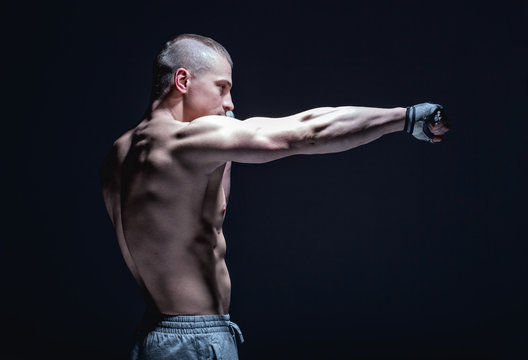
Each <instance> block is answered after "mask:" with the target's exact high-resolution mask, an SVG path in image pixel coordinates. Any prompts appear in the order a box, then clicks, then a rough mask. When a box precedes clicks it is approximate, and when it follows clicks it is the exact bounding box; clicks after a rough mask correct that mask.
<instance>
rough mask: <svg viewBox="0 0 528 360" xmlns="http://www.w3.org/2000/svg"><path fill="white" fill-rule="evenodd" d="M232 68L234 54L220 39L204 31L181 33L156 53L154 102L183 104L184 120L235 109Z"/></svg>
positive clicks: (152, 101)
mask: <svg viewBox="0 0 528 360" xmlns="http://www.w3.org/2000/svg"><path fill="white" fill-rule="evenodd" d="M232 68H233V61H232V60H231V56H230V55H229V53H228V52H227V50H226V49H225V48H224V47H223V46H222V45H220V44H219V43H218V42H216V41H214V40H213V39H210V38H208V37H204V36H200V35H194V34H183V35H179V36H178V37H176V38H174V39H173V40H170V41H168V42H167V43H166V44H165V46H164V47H163V48H162V49H161V51H160V52H159V54H158V55H157V56H156V59H155V61H154V66H153V80H152V96H151V104H152V105H154V104H156V103H161V102H165V101H166V100H168V102H170V103H172V104H174V103H177V104H180V105H179V106H181V107H182V112H183V117H184V118H185V119H181V120H183V121H191V120H193V119H195V118H197V117H200V116H205V115H224V114H225V112H226V111H228V110H232V109H233V103H232V100H231V93H230V89H231V86H232V77H231V73H232ZM172 100H176V102H174V101H172ZM154 107H155V106H154Z"/></svg>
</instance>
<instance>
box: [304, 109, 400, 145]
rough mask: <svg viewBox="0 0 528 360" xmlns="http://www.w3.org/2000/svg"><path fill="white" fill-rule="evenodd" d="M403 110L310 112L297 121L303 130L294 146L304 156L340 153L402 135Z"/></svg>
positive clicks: (327, 110) (328, 110)
mask: <svg viewBox="0 0 528 360" xmlns="http://www.w3.org/2000/svg"><path fill="white" fill-rule="evenodd" d="M405 112H406V109H405V108H402V107H400V108H391V109H382V108H368V107H351V106H344V107H337V108H323V109H314V110H310V111H308V112H304V113H302V114H299V115H302V116H299V117H298V119H297V120H298V121H300V122H301V123H302V125H301V127H302V128H304V130H303V136H302V137H301V139H300V141H299V143H298V146H300V149H299V150H300V151H301V153H304V154H322V153H332V152H340V151H345V150H349V149H352V148H354V147H357V146H360V145H363V144H366V143H369V142H371V141H373V140H376V139H378V138H380V137H381V136H383V135H385V134H389V133H393V132H397V131H402V130H403V128H404V123H405Z"/></svg>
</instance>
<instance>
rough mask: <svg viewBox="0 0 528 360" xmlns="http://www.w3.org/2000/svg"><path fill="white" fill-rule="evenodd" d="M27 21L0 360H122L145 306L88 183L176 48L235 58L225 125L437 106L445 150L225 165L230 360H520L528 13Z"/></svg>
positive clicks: (98, 13) (17, 83)
mask: <svg viewBox="0 0 528 360" xmlns="http://www.w3.org/2000/svg"><path fill="white" fill-rule="evenodd" d="M476 4H477V3H475V4H474V5H468V4H464V3H462V4H460V3H459V4H457V5H455V4H444V3H443V2H434V3H433V2H430V3H413V4H411V3H405V4H402V3H399V2H394V3H380V2H377V1H370V2H361V3H355V2H344V1H343V2H338V3H332V2H329V1H324V2H315V3H308V2H304V1H292V2H287V1H282V2H277V3H271V2H265V3H252V2H244V3H233V2H227V1H226V2H217V3H212V4H209V3H203V2H200V3H198V2H195V3H193V4H186V3H184V2H178V1H170V2H169V1H156V2H139V1H134V2H130V1H128V2H110V1H107V2H100V3H98V2H67V3H66V2H64V3H60V2H54V3H53V5H49V4H44V3H38V4H33V3H29V2H21V3H19V5H17V6H16V7H13V6H11V7H8V8H6V9H4V12H3V15H2V16H3V17H4V21H3V22H2V24H3V25H2V27H3V34H4V46H3V58H4V64H5V65H4V68H3V70H4V79H7V81H4V82H3V87H4V90H7V91H5V93H7V94H6V95H4V104H3V107H4V119H3V121H4V124H3V125H4V126H3V128H4V131H3V134H2V140H3V146H4V149H3V150H4V151H3V156H2V158H3V162H4V166H3V168H4V176H3V178H4V182H3V183H4V187H5V194H4V207H3V216H2V218H3V220H4V222H5V224H4V226H3V227H4V236H3V240H2V242H1V243H2V258H3V259H2V268H3V269H2V273H3V275H4V276H3V282H2V283H3V285H4V286H3V291H2V294H3V295H2V298H3V300H4V301H3V304H4V307H3V309H4V311H3V321H2V327H3V328H4V330H7V337H6V336H4V338H3V343H4V346H3V350H2V351H4V350H5V351H8V350H12V351H15V352H16V353H17V355H16V356H13V357H12V358H21V359H22V358H30V357H31V356H33V357H37V356H41V355H42V356H44V355H45V356H46V357H47V356H49V357H50V358H56V359H59V358H60V359H63V358H64V359H88V358H90V359H92V358H93V359H124V358H126V356H127V352H128V347H129V343H130V341H131V338H132V333H133V331H134V327H135V325H136V323H137V321H138V320H139V318H140V316H141V314H142V312H143V308H144V305H143V300H142V298H141V295H140V293H139V290H138V289H137V287H136V285H135V283H134V281H133V279H132V276H131V275H130V274H129V272H128V270H127V268H126V266H125V263H124V261H123V260H122V258H121V255H120V252H119V248H118V246H117V242H116V240H115V236H114V233H113V228H112V226H111V223H110V220H109V218H108V216H107V214H106V212H105V209H104V205H103V201H102V197H101V195H100V188H99V183H98V171H99V166H100V164H101V161H102V158H103V156H104V155H105V154H106V152H107V150H108V148H109V147H110V145H111V144H112V142H113V140H114V139H116V138H117V137H118V136H119V135H120V134H121V133H122V132H124V131H125V130H127V129H128V128H130V127H132V126H134V125H135V124H136V123H137V122H138V121H139V120H140V116H141V115H142V113H143V111H144V110H145V108H146V106H147V102H148V99H149V94H150V75H151V64H152V60H153V58H154V56H155V55H156V53H157V51H158V50H159V49H160V47H161V46H162V45H163V43H164V42H165V41H167V40H169V39H170V38H172V37H174V36H176V35H177V34H180V33H197V34H201V35H206V36H211V37H213V38H214V39H216V40H217V41H219V42H220V43H222V44H223V45H224V46H225V47H226V48H227V49H228V51H229V52H230V53H231V55H232V57H233V59H234V62H235V65H234V73H233V80H234V88H233V90H232V95H233V97H234V102H235V106H236V108H235V114H236V115H237V117H238V118H240V119H245V118H248V117H251V116H259V115H262V116H283V115H288V114H292V113H295V112H299V111H302V110H306V109H309V108H313V107H318V106H339V105H358V106H374V107H395V106H408V105H412V104H415V103H420V102H424V101H431V102H435V103H440V104H442V105H444V107H445V110H446V113H447V115H448V116H449V117H450V120H451V123H452V131H451V132H450V133H449V134H448V136H446V138H445V141H444V142H443V143H442V144H439V145H430V144H427V143H423V142H419V141H416V140H414V139H413V138H412V137H411V136H409V135H407V134H404V133H403V132H402V133H396V134H390V135H387V136H384V137H383V138H381V139H380V140H378V141H375V142H373V143H370V144H368V145H365V146H363V147H360V148H356V149H354V150H352V151H348V152H343V153H339V154H329V155H318V156H293V157H290V158H286V159H282V160H279V161H276V162H272V163H267V164H262V165H248V164H234V165H233V170H232V193H231V199H230V204H229V211H228V215H227V218H226V223H225V228H224V232H225V234H226V237H227V241H228V252H227V263H228V267H229V269H230V273H231V278H232V286H233V291H232V303H231V316H232V319H233V320H234V321H235V322H236V323H238V325H240V327H241V328H242V330H243V332H244V335H245V338H246V342H245V343H244V344H243V345H242V346H240V348H239V350H240V355H241V358H242V359H363V358H369V359H370V358H372V359H396V358H401V359H414V358H416V359H432V358H434V359H518V358H522V357H523V356H526V355H527V350H526V348H527V344H528V330H527V325H526V323H527V321H528V310H527V306H528V286H527V281H526V276H527V275H528V267H527V260H526V257H527V255H528V251H527V250H528V245H527V242H526V240H527V237H526V234H525V230H524V223H525V221H526V220H525V218H526V213H527V212H526V208H525V206H526V200H527V196H526V195H527V191H526V186H527V184H528V181H527V180H528V179H527V166H526V155H527V151H526V148H525V146H526V142H527V135H526V131H527V120H528V116H527V112H526V108H527V105H528V101H527V100H528V70H527V69H528V67H527V64H528V56H527V52H528V46H527V42H528V31H527V23H528V16H527V6H526V2H500V3H496V4H495V5H492V4H487V3H480V4H478V6H476Z"/></svg>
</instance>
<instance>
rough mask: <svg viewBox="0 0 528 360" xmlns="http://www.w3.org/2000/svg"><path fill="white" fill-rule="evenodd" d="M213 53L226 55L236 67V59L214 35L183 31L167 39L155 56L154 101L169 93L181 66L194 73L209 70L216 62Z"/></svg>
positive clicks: (153, 76)
mask: <svg viewBox="0 0 528 360" xmlns="http://www.w3.org/2000/svg"><path fill="white" fill-rule="evenodd" d="M212 53H216V54H220V55H223V56H224V57H225V58H226V60H227V61H228V62H229V65H231V68H232V67H233V60H231V56H230V55H229V53H228V52H227V50H226V49H225V48H224V47H223V46H222V45H221V44H219V43H218V42H216V41H215V40H213V39H211V38H208V37H205V36H201V35H195V34H181V35H178V36H177V37H175V38H174V39H172V40H169V41H167V42H166V43H165V45H164V46H163V48H162V49H161V50H160V52H159V53H158V55H157V56H156V58H155V59H154V63H153V68H152V94H151V103H152V102H153V101H155V100H157V99H160V98H163V97H164V96H165V95H167V93H169V91H170V90H171V88H172V86H173V79H174V74H175V73H176V70H177V69H178V68H185V69H187V70H189V71H190V72H191V74H192V75H194V76H199V75H200V74H202V73H204V72H206V71H207V70H209V69H210V68H211V66H212V65H213V63H212V59H213V58H212V56H211V54H212Z"/></svg>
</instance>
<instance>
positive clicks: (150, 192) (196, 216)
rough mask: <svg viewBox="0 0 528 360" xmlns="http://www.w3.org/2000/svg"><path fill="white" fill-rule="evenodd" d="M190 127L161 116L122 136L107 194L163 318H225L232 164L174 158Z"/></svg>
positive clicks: (111, 159) (127, 253)
mask: <svg viewBox="0 0 528 360" xmlns="http://www.w3.org/2000/svg"><path fill="white" fill-rule="evenodd" d="M186 126H188V124H186V123H181V122H176V121H173V120H172V119H168V118H162V117H159V118H154V119H151V120H148V121H143V122H141V123H140V124H139V125H138V126H137V127H136V128H134V129H132V130H130V131H128V132H127V133H125V134H124V135H123V136H121V137H120V138H119V139H118V140H117V141H116V142H115V143H114V146H113V148H112V150H111V152H110V153H109V155H108V157H107V159H106V161H105V165H104V166H103V170H102V186H103V196H104V200H105V204H106V207H107V210H108V212H109V214H110V217H111V219H112V221H113V223H114V226H115V229H116V234H117V238H118V241H119V246H120V249H121V251H122V254H123V257H124V259H125V261H126V264H127V266H128V267H129V269H130V271H131V272H132V274H133V276H134V278H135V279H136V281H137V282H138V284H139V286H140V288H141V289H142V291H143V294H144V296H145V298H146V299H147V303H152V304H153V305H154V306H155V307H156V310H158V311H159V312H161V313H163V314H174V315H177V314H178V315H179V314H181V315H198V314H200V315H204V314H226V313H228V310H229V302H230V292H231V284H230V279H229V274H228V271H227V267H226V264H225V261H224V256H225V252H226V243H225V239H224V236H223V233H222V224H223V221H224V216H225V212H226V206H227V198H226V192H228V187H229V185H228V184H229V176H230V174H229V170H230V166H229V165H230V164H229V163H227V166H226V163H225V162H224V163H222V164H221V165H220V166H217V167H215V168H206V167H200V166H199V165H196V164H193V163H190V162H186V161H185V160H184V159H183V158H181V157H179V156H178V154H177V153H176V154H174V146H170V145H169V143H170V141H169V140H171V139H174V134H176V138H177V134H178V131H180V130H183V129H184V128H185V127H186ZM172 141H173V140H172ZM172 145H174V144H173V143H172Z"/></svg>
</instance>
